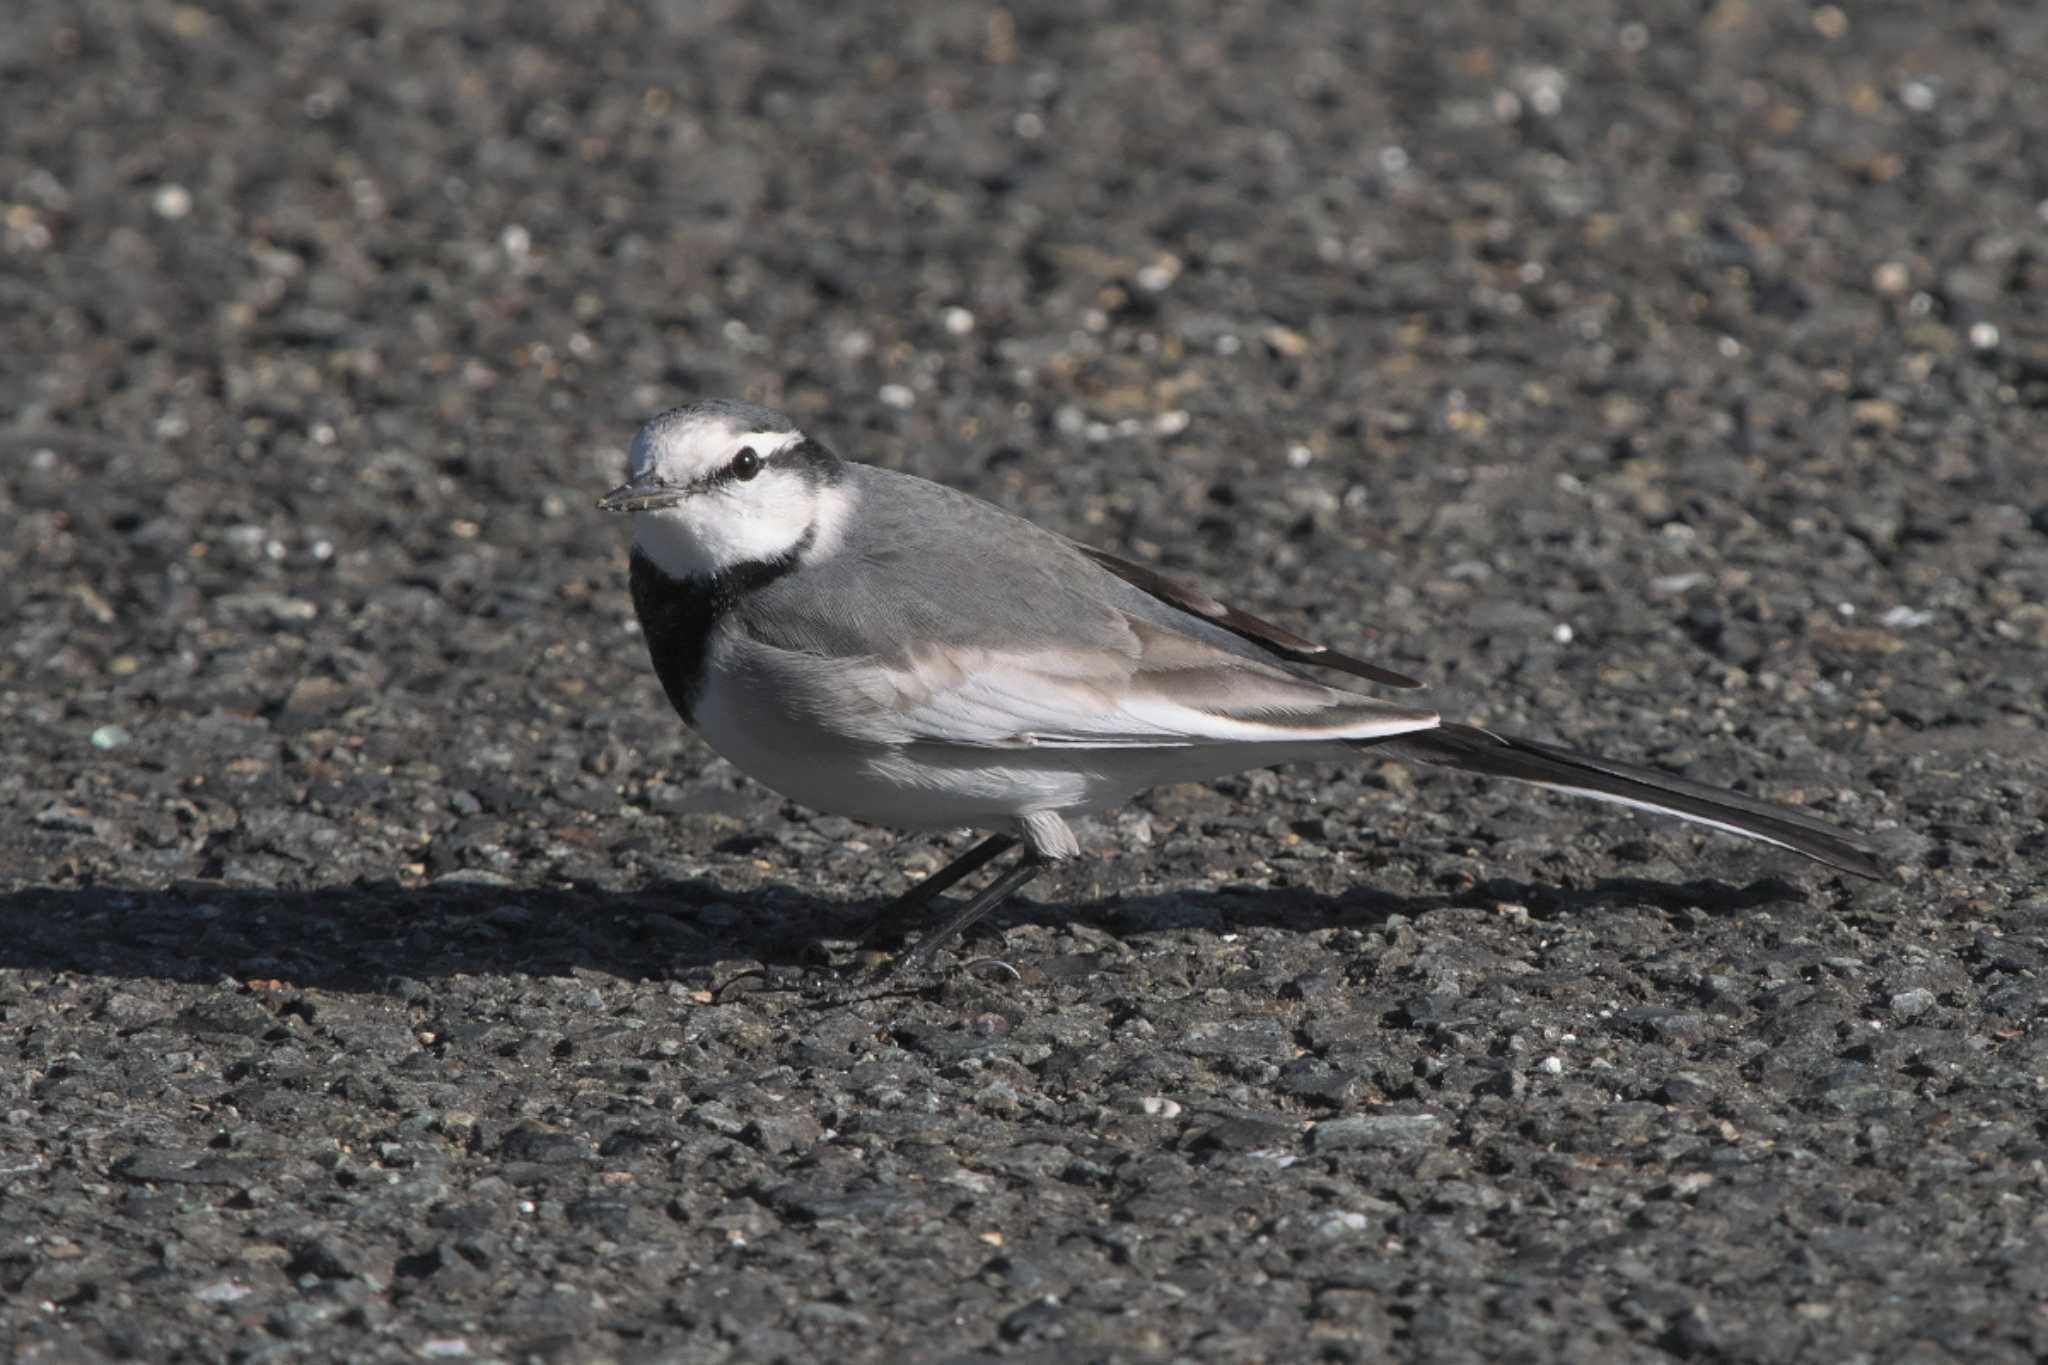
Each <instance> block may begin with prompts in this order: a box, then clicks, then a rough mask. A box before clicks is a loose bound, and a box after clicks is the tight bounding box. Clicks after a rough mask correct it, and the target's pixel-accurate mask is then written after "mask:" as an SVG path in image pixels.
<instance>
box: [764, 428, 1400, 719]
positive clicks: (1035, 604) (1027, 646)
mask: <svg viewBox="0 0 2048 1365" xmlns="http://www.w3.org/2000/svg"><path fill="white" fill-rule="evenodd" d="M849 469H850V470H851V471H854V473H853V474H852V475H851V476H850V477H854V478H855V479H856V480H857V488H858V494H859V497H860V509H861V510H860V516H859V517H858V518H857V519H855V520H854V521H853V522H852V523H851V525H850V526H849V529H848V531H847V533H846V539H845V541H844V543H843V544H842V546H841V547H840V548H839V549H838V551H837V552H836V553H834V554H832V555H829V556H826V557H824V558H822V559H820V560H817V561H815V562H812V563H808V564H806V565H805V566H804V568H803V569H802V571H801V572H799V573H793V574H788V575H785V576H783V577H782V578H780V579H777V580H776V581H774V582H772V583H769V584H767V585H764V586H763V587H761V588H760V589H758V590H756V591H754V592H750V593H748V594H745V595H744V596H742V597H740V598H738V599H736V600H735V602H734V605H733V613H734V618H735V621H734V624H735V626H736V628H737V630H738V632H739V633H740V635H741V636H743V637H744V640H745V641H747V642H749V648H750V650H753V651H754V652H752V653H751V654H750V658H751V662H750V663H749V664H748V665H747V666H748V667H754V668H759V669H761V670H762V671H763V678H762V685H763V686H776V687H781V688H787V689H791V690H789V691H787V692H785V693H784V694H783V695H785V696H786V697H787V698H788V699H789V701H790V704H792V705H797V706H801V707H803V708H806V709H810V710H814V711H816V712H817V713H818V714H819V715H820V717H821V719H826V720H827V721H828V722H829V724H830V725H831V727H832V728H834V729H835V730H837V731H838V732H840V733H858V734H862V735H865V736H867V737H869V738H873V739H876V740H879V741H882V742H896V743H908V742H936V743H951V744H963V745H979V746H999V747H1031V746H1039V745H1043V746H1054V745H1058V746H1069V747H1081V748H1114V747H1183V746H1190V745H1205V744H1231V743H1244V742H1252V743H1276V742H1277V743H1295V742H1305V743H1313V742H1320V741H1330V740H1343V739H1377V738H1385V737H1387V736H1390V735H1396V734H1405V733H1407V732H1409V731H1411V730H1417V729H1424V728H1427V727H1428V726H1431V725H1434V724H1436V715H1435V713H1434V712H1431V711H1425V710H1416V709H1411V708H1407V707H1400V706H1394V705H1391V704H1389V703H1387V702H1383V701H1379V700H1377V699H1375V698H1371V697H1366V696H1362V695H1360V694H1358V693H1355V692H1350V691H1346V690H1343V689H1340V688H1336V687H1331V686H1328V685H1325V684H1324V683H1322V682H1320V681H1318V680H1316V679H1315V678H1312V677H1309V676H1308V675H1306V674H1305V673H1303V672H1301V671H1300V669H1299V667H1298V666H1297V664H1298V662H1307V661H1311V660H1312V661H1314V662H1318V663H1324V662H1328V661H1329V657H1330V656H1329V655H1328V654H1327V653H1324V654H1315V653H1313V651H1314V650H1315V648H1316V647H1315V646H1314V645H1312V644H1311V643H1310V642H1308V641H1305V640H1301V639H1300V638H1299V637H1297V636H1292V635H1289V634H1287V632H1284V631H1281V630H1280V629H1279V628H1278V627H1275V626H1269V625H1267V624H1266V623H1264V622H1259V621H1257V620H1256V618H1253V617H1249V616H1244V615H1243V614H1242V613H1235V612H1232V611H1231V610H1230V609H1229V608H1226V607H1223V606H1221V605H1220V604H1215V603H1209V602H1208V599H1206V598H1202V597H1200V595H1199V594H1195V593H1193V592H1192V590H1190V589H1184V588H1180V587H1179V586H1178V585H1174V584H1170V583H1168V582H1167V580H1165V579H1162V578H1159V577H1158V576H1157V575H1152V574H1150V572H1149V571H1148V570H1144V569H1141V568H1139V567H1138V566H1136V565H1123V561H1121V560H1115V559H1113V558H1110V559H1106V560H1105V558H1103V557H1098V556H1096V555H1094V554H1093V552H1087V551H1084V550H1083V549H1082V548H1081V547H1079V546H1077V545H1076V544H1074V542H1072V541H1070V540H1068V539H1066V538H1065V537H1064V536H1058V535H1054V534H1053V533H1051V532H1049V531H1046V530H1043V529H1041V528H1040V527H1037V526H1034V525H1032V524H1031V523H1030V522H1027V521H1023V520H1021V519H1019V518H1017V517H1013V516H1011V515H1010V514H1009V513H1007V512H1004V511H1002V510H1001V509H999V508H996V507H993V506H991V505H990V504H988V503H986V502H983V501H981V500H980V499H978V498H971V497H968V496H967V495H966V494H963V493H958V492H955V491H954V490H952V489H948V488H943V487H941V486H939V485H937V484H931V483H927V482H925V481H924V480H921V479H913V478H908V477H906V476H903V475H897V474H890V473H888V472H886V471H882V470H877V469H874V468H872V467H869V466H849ZM941 528H942V530H943V533H941ZM1118 565H1123V568H1122V570H1121V571H1119V570H1118V569H1117V568H1116V566H1118ZM1140 580H1142V581H1140ZM1168 594H1174V595H1177V596H1178V597H1179V598H1180V599H1181V600H1178V601H1177V600H1175V597H1174V596H1171V595H1168ZM1189 603H1200V604H1206V605H1203V606H1200V607H1199V609H1198V608H1197V606H1193V605H1187V604H1189ZM1256 632H1264V635H1263V638H1262V637H1261V636H1260V635H1259V634H1257V633H1256ZM1340 657H1341V656H1340ZM1361 667H1366V668H1369V667H1370V665H1361ZM770 675H773V676H770ZM1404 681H1405V680H1404Z"/></svg>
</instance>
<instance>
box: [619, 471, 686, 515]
mask: <svg viewBox="0 0 2048 1365" xmlns="http://www.w3.org/2000/svg"><path fill="white" fill-rule="evenodd" d="M689 496H690V490H689V489H687V488H684V487H681V486H679V485H677V484H672V483H663V482H662V481H661V480H660V479H658V478H656V477H655V476H654V475H652V474H642V475H641V476H640V477H639V478H637V479H635V480H633V481H632V482H631V483H622V484H620V485H619V486H618V487H617V488H614V489H613V490H612V491H611V492H609V493H607V494H605V495H604V496H603V497H601V498H599V499H598V500H597V505H598V506H599V507H600V508H602V509H603V510H604V511H607V512H653V511H658V510H659V509H661V508H663V507H674V506H675V505H676V504H677V503H679V502H681V501H682V500H683V499H684V498H687V497H689Z"/></svg>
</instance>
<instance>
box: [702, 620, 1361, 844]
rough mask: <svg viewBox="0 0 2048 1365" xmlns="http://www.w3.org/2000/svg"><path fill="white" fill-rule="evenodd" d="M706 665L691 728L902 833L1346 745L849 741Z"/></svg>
mask: <svg viewBox="0 0 2048 1365" xmlns="http://www.w3.org/2000/svg"><path fill="white" fill-rule="evenodd" d="M718 662H719V661H718V659H717V657H716V655H714V658H713V660H712V666H711V667H709V668H707V669H706V670H705V679H704V687H703V690H702V692H701V693H700V694H699V696H698V698H697V704H696V707H695V715H694V717H693V723H694V725H695V727H696V730H697V732H698V733H699V734H701V735H702V736H703V737H704V739H705V741H706V742H707V743H709V744H710V745H711V747H712V748H713V749H716V750H717V751H718V753H719V754H720V755H721V756H722V757H724V758H725V759H727V760H728V761H729V762H731V763H732V765H733V766H734V767H736V768H738V769H739V770H740V771H741V772H743V773H745V774H746V775H747V776H748V777H751V778H753V779H754V780H755V781H756V782H759V783H761V784H762V785H763V786H766V787H770V788H772V789H773V790H775V791H777V792H780V793H781V794H782V795H784V796H786V797H788V798H790V799H791V800H792V801H796V802H799V803H800V804H802V805H806V806H809V807H811V808H812V809H814V810H819V811H824V812H827V813H830V814H834V815H846V816H851V817H853V818H855V819H860V820H866V821H868V822H870V823H873V824H879V825H890V826H894V827H897V828H901V829H959V828H962V827H968V828H977V829H990V830H1009V829H1011V828H1012V827H1013V826H1014V825H1015V823H1016V821H1017V820H1018V819H1019V818H1020V817H1022V816H1026V815H1032V814H1037V813H1039V812H1051V813H1054V814H1057V815H1062V816H1065V815H1081V814H1091V813H1093V812H1096V811H1100V810H1104V809H1106V808H1108V807H1110V806H1114V805H1118V804H1120V803H1122V802H1124V801H1127V800H1129V799H1130V798H1131V797H1132V796H1135V795H1136V794H1137V793H1139V792H1141V791H1144V790H1146V789H1147V788H1149V787H1155V786H1158V785H1160V784H1161V783H1165V782H1191V781H1200V780H1203V779H1206V778H1211V777H1220V776H1223V775H1224V774H1227V773H1236V772H1243V771H1245V770H1246V769H1248V768H1266V767H1272V766H1274V765H1275V764H1280V763H1295V762H1301V761H1304V760H1308V759H1316V758H1331V757H1341V756H1343V755H1345V754H1346V753H1348V752H1349V750H1348V749H1347V748H1346V746H1344V745H1342V744H1332V743H1329V742H1290V743H1278V744H1222V745H1219V744H1205V745H1202V746H1199V747H1187V748H1156V749H1146V748H1114V749H1082V748H1053V747H1045V748H993V747H988V748H984V747H976V746H968V745H951V744H936V743H930V742H910V743H896V744H891V743H879V742H865V741H856V740H849V739H847V738H845V737H844V736H843V735H842V734H839V733H836V732H834V731H833V730H830V729H827V728H825V727H824V726H823V725H822V724H820V723H818V722H817V721H816V720H814V719H807V718H806V717H804V716H803V715H800V714H793V713H792V712H791V711H790V710H789V709H787V708H786V707H785V706H783V705H781V704H780V703H781V702H782V701H783V698H781V697H778V696H777V695H776V694H775V693H774V692H773V690H772V689H768V688H764V687H761V686H759V685H758V684H755V685H750V684H749V683H748V681H747V680H745V679H744V678H739V677H736V676H735V675H734V674H733V673H731V672H728V671H725V670H722V669H721V668H719V667H718V666H717V665H718Z"/></svg>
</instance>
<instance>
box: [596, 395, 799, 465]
mask: <svg viewBox="0 0 2048 1365" xmlns="http://www.w3.org/2000/svg"><path fill="white" fill-rule="evenodd" d="M802 439H803V433H802V432H800V431H797V430H796V429H794V428H792V427H787V426H782V427H775V426H773V425H770V424H762V423H760V422H759V421H758V420H756V421H749V420H747V419H746V418H745V417H735V416H733V415H730V414H727V413H717V412H713V413H705V412H688V411H683V412H670V413H664V414H662V415H661V416H660V417H657V418H655V419H654V420H653V421H651V422H649V423H648V424H647V425H646V426H644V427H642V428H640V434H639V435H637V436H635V437H634V438H633V449H632V451H631V452H630V453H629V454H628V455H627V457H626V476H627V477H628V478H631V479H638V478H642V477H644V476H646V475H649V474H652V475H655V476H656V477H658V478H661V479H664V480H666V481H668V482H670V483H687V482H689V481H690V480H692V479H696V478H701V477H702V476H704V475H706V474H709V473H711V472H712V471H713V470H717V469H723V468H724V467H725V466H726V465H727V464H729V463H730V462H731V461H732V457H733V454H734V453H735V452H736V451H738V450H739V448H740V447H741V446H752V447H753V448H754V451H755V453H756V454H758V455H760V456H762V457H763V458H766V457H767V456H770V455H773V454H774V453H775V452H776V451H778V450H781V449H782V448H783V447H784V446H788V445H794V444H795V443H796V442H798V441H801V440H802Z"/></svg>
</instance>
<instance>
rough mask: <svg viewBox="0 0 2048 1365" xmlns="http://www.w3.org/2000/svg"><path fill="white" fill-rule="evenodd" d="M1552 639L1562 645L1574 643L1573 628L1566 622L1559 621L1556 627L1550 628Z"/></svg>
mask: <svg viewBox="0 0 2048 1365" xmlns="http://www.w3.org/2000/svg"><path fill="white" fill-rule="evenodd" d="M1550 638H1551V639H1553V640H1555V641H1557V642H1558V643H1559V644H1561V645H1568V644H1570V643H1571V642H1572V628H1571V626H1570V625H1569V624H1567V623H1566V622H1563V621H1559V622H1558V623H1557V624H1556V625H1554V626H1552V627H1551V628H1550Z"/></svg>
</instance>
